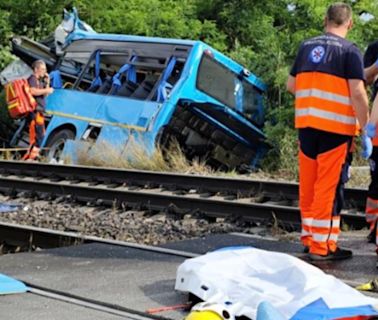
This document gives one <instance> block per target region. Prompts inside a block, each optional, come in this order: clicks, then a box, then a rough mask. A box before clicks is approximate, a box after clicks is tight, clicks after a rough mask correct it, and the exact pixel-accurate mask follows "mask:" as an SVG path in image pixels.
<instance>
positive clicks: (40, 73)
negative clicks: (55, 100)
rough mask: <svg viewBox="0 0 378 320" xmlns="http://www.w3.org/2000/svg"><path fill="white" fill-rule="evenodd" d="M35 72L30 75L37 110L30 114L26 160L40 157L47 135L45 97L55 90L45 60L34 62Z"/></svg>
mask: <svg viewBox="0 0 378 320" xmlns="http://www.w3.org/2000/svg"><path fill="white" fill-rule="evenodd" d="M32 68H33V74H32V75H31V76H30V77H29V79H28V82H29V85H30V93H31V94H32V95H33V96H34V98H35V100H36V101H37V107H36V110H34V111H33V112H31V113H30V114H29V115H28V123H29V145H30V147H29V151H28V153H27V154H26V155H25V156H24V158H23V159H24V160H27V159H31V160H34V159H36V158H37V157H38V155H39V151H40V147H41V144H42V141H43V138H44V135H45V118H44V115H43V113H44V111H45V107H46V100H45V97H46V96H47V95H48V94H50V93H52V92H53V91H54V89H53V88H51V87H50V78H49V75H48V74H47V68H46V64H45V62H44V61H43V60H36V61H34V62H33V64H32Z"/></svg>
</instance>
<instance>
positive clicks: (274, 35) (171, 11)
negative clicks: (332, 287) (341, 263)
mask: <svg viewBox="0 0 378 320" xmlns="http://www.w3.org/2000/svg"><path fill="white" fill-rule="evenodd" d="M333 2H334V1H331V0H319V1H313V0H266V1H257V0H227V1H226V0H208V1H202V0H128V1H124V0H113V1H102V0H56V1H49V0H2V1H1V2H0V69H2V68H3V67H4V66H5V65H6V64H7V63H8V62H9V61H10V60H11V58H12V57H11V55H10V53H9V38H10V37H11V36H12V35H14V34H18V35H26V36H28V37H31V38H34V39H42V38H44V37H46V36H47V35H49V34H50V33H51V32H52V31H53V30H54V28H55V27H56V25H57V24H58V23H59V22H60V20H61V12H62V9H63V8H64V7H65V6H71V5H74V6H76V7H77V8H78V10H79V13H80V16H81V18H82V19H83V20H84V21H86V22H87V23H89V24H90V25H92V26H93V27H94V28H95V30H97V31H98V32H108V33H123V34H135V35H146V36H160V37H175V38H184V39H185V38H190V39H202V40H203V41H205V42H207V43H209V44H210V45H212V46H214V47H215V48H217V49H218V50H221V51H222V52H224V53H225V54H228V55H229V56H231V57H232V58H234V59H235V60H237V61H239V62H240V63H242V64H243V65H245V66H246V67H248V68H249V69H250V70H252V71H253V72H254V73H255V74H256V75H258V76H260V77H262V78H263V80H264V81H265V82H266V83H267V85H268V88H269V89H268V93H267V98H266V102H267V103H266V104H267V110H268V111H267V123H266V129H265V132H266V133H267V135H268V137H269V140H270V142H271V143H272V144H273V146H275V150H273V151H272V152H270V154H269V155H268V157H267V158H266V160H265V161H264V164H263V166H264V167H263V168H264V170H267V171H274V170H276V171H277V170H279V171H280V172H281V173H282V174H283V175H284V176H287V177H289V178H295V177H296V175H297V173H296V168H297V165H294V164H296V161H297V160H296V150H297V143H296V133H295V130H294V129H293V106H292V104H293V99H292V97H291V96H290V95H289V94H288V93H286V90H285V82H286V78H287V75H288V71H289V68H290V66H291V64H292V62H293V60H294V57H295V54H296V51H297V48H298V46H299V44H300V42H301V41H302V40H303V39H305V38H308V37H311V36H314V35H317V34H319V33H321V31H322V25H323V16H324V12H325V10H326V8H327V6H328V5H329V4H330V3H333ZM345 2H349V3H350V4H351V5H352V7H353V10H354V13H355V26H354V28H353V30H352V32H351V33H350V35H349V39H350V40H352V41H354V42H356V43H357V45H358V46H359V48H360V49H361V50H364V49H365V48H366V46H367V44H368V43H369V42H371V41H373V40H376V39H378V23H377V17H378V2H377V1H371V0H358V1H354V0H349V1H345ZM360 16H362V17H363V19H361V18H360ZM369 19H370V20H369ZM2 109H3V108H2ZM0 117H1V123H3V121H4V114H3V113H1V114H0ZM3 130H4V128H3V127H2V126H0V136H3V135H4V134H5V133H4V131H3Z"/></svg>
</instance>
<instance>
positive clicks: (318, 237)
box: [312, 233, 329, 242]
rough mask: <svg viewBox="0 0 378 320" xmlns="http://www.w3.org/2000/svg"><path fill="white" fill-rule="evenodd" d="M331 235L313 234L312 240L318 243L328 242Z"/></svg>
mask: <svg viewBox="0 0 378 320" xmlns="http://www.w3.org/2000/svg"><path fill="white" fill-rule="evenodd" d="M328 237H329V235H328V234H320V233H313V234H312V239H313V240H314V241H316V242H327V240H328Z"/></svg>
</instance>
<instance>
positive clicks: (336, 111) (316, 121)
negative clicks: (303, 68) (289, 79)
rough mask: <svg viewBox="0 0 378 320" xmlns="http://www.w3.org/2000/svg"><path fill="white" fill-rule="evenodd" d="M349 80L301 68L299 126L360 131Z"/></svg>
mask: <svg viewBox="0 0 378 320" xmlns="http://www.w3.org/2000/svg"><path fill="white" fill-rule="evenodd" d="M356 123H357V120H356V114H355V111H354V109H353V106H352V103H351V99H350V91H349V86H348V80H347V79H344V78H341V77H338V76H334V75H331V74H327V73H323V72H301V73H298V74H297V76H296V81H295V127H296V128H306V127H311V128H315V129H319V130H323V131H328V132H333V133H337V134H343V135H349V136H353V135H355V133H356Z"/></svg>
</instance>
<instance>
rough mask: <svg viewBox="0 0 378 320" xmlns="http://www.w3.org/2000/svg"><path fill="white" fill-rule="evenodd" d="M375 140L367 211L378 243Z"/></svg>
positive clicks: (377, 151)
mask: <svg viewBox="0 0 378 320" xmlns="http://www.w3.org/2000/svg"><path fill="white" fill-rule="evenodd" d="M374 140H375V139H374ZM374 140H373V143H374V142H375V143H374V147H373V153H372V154H371V156H370V159H369V165H370V179H371V180H370V184H369V189H368V193H367V199H366V208H365V213H366V221H367V222H368V223H369V224H370V230H371V231H374V229H375V233H376V235H375V242H376V244H377V245H378V231H377V230H378V228H376V224H377V222H378V167H377V165H378V146H376V144H377V142H376V141H374Z"/></svg>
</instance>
